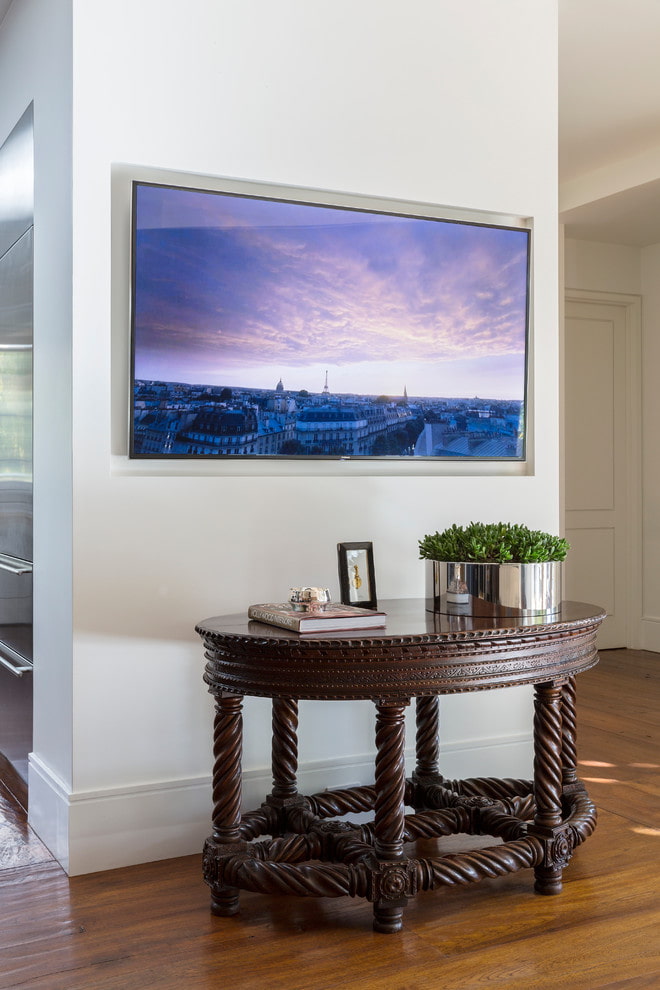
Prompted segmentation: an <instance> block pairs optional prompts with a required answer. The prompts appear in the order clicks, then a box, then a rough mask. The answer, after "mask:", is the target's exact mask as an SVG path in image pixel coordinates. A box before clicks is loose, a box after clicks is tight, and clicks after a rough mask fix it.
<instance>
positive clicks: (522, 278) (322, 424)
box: [129, 181, 531, 460]
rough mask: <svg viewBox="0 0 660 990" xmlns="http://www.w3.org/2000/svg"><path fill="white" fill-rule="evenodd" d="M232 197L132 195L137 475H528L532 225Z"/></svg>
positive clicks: (328, 200) (334, 198)
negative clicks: (296, 469) (305, 464)
mask: <svg viewBox="0 0 660 990" xmlns="http://www.w3.org/2000/svg"><path fill="white" fill-rule="evenodd" d="M246 186H247V188H248V189H249V190H251V188H252V187H250V186H248V185H247V184H241V187H240V188H241V191H238V192H237V191H236V190H235V188H234V189H233V190H231V191H225V190H218V189H215V188H210V189H199V188H183V187H181V186H174V185H166V184H160V183H154V182H141V181H136V182H133V205H132V348H131V369H132V380H131V415H130V442H129V450H130V456H131V457H136V458H335V459H346V458H350V459H353V458H431V459H435V460H443V459H444V460H447V459H451V460H458V459H464V458H471V459H479V460H524V459H525V428H526V427H525V424H526V419H527V417H526V408H525V407H526V394H527V389H526V381H527V344H528V333H529V313H530V299H529V295H530V289H529V287H530V248H531V244H530V242H531V230H530V226H529V225H525V224H524V222H522V221H521V222H520V223H518V221H517V220H516V219H515V218H512V219H511V221H505V222H497V223H494V222H484V221H483V220H482V219H479V220H473V219H461V218H460V217H459V218H456V217H454V216H446V215H444V216H443V215H442V211H440V210H437V211H436V210H435V209H434V208H431V207H420V206H418V205H415V204H409V205H408V206H406V205H405V204H396V205H392V204H390V203H389V202H387V201H386V202H385V204H384V205H383V201H377V202H376V201H374V203H373V204H372V202H371V201H370V200H368V199H364V198H360V199H359V200H358V201H357V205H356V200H355V199H353V200H349V199H348V198H344V200H342V198H341V197H339V196H338V195H336V194H328V196H327V197H324V196H321V195H320V194H317V195H315V196H314V197H313V198H309V196H310V195H311V194H308V193H303V192H302V191H298V192H296V191H295V190H291V191H287V194H286V195H279V193H278V195H277V196H275V195H270V194H269V193H267V194H264V193H263V192H262V191H261V190H262V188H263V187H259V192H258V193H257V192H253V191H245V187H246ZM436 212H437V215H436ZM445 214H446V211H445ZM480 216H481V215H480Z"/></svg>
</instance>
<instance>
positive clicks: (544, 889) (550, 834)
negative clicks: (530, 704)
mask: <svg viewBox="0 0 660 990" xmlns="http://www.w3.org/2000/svg"><path fill="white" fill-rule="evenodd" d="M562 743H563V737H562V689H561V687H559V686H557V685H555V684H537V685H536V687H535V690H534V798H535V802H536V814H535V816H534V825H533V826H532V829H530V832H532V833H533V834H535V835H538V836H539V838H543V839H544V840H545V847H546V855H545V858H544V862H543V864H542V865H539V866H537V867H536V868H535V870H534V872H535V875H536V883H535V885H534V889H535V890H537V891H538V893H540V894H558V893H559V891H560V890H561V886H562V884H561V875H562V866H563V863H561V864H560V862H558V861H557V860H558V859H559V857H555V856H554V855H553V852H552V850H553V847H554V845H555V839H556V837H557V834H558V831H559V828H560V826H561V824H562V804H561V797H562Z"/></svg>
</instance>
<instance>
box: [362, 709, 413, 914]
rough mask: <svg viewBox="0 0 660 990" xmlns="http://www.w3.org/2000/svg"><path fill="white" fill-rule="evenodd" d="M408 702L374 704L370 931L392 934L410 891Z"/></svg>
mask: <svg viewBox="0 0 660 990" xmlns="http://www.w3.org/2000/svg"><path fill="white" fill-rule="evenodd" d="M407 705H408V702H407V701H405V702H378V703H377V704H376V773H375V787H376V801H375V807H374V848H375V852H376V859H377V861H378V863H377V865H376V868H375V871H374V874H373V876H372V881H373V888H372V897H371V899H372V900H373V902H374V929H375V931H377V932H397V931H399V930H400V928H401V918H402V916H403V908H404V905H405V904H406V900H407V895H408V894H409V893H411V891H410V890H409V886H410V883H409V876H410V873H409V871H408V869H407V865H408V864H407V861H406V860H404V858H403V839H404V828H405V805H404V797H405V790H406V768H405V759H404V755H405V709H406V706H407Z"/></svg>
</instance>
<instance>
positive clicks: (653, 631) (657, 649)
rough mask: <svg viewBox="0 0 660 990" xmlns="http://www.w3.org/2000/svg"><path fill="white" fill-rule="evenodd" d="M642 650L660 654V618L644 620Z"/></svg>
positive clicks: (645, 618)
mask: <svg viewBox="0 0 660 990" xmlns="http://www.w3.org/2000/svg"><path fill="white" fill-rule="evenodd" d="M640 649H642V650H652V651H653V652H654V653H660V618H658V617H657V616H648V615H646V616H644V618H643V619H642V645H641V647H640Z"/></svg>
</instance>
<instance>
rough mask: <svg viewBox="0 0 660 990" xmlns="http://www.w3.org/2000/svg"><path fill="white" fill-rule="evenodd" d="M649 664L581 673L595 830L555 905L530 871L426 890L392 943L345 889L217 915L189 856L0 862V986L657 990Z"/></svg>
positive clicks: (640, 660)
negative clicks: (116, 861)
mask: <svg viewBox="0 0 660 990" xmlns="http://www.w3.org/2000/svg"><path fill="white" fill-rule="evenodd" d="M609 654H612V655H609ZM658 669H660V668H659V666H658V658H657V657H656V656H655V655H649V654H642V655H641V656H638V654H637V652H636V651H608V654H607V655H605V657H604V659H603V660H602V661H601V665H600V667H597V668H595V670H594V671H593V672H592V671H590V672H588V673H587V674H585V675H582V676H581V677H580V678H579V680H578V706H579V708H578V750H579V760H580V765H579V772H580V775H581V776H582V777H583V778H588V779H589V785H588V786H589V789H590V792H591V794H592V796H593V797H594V799H595V800H596V803H597V804H598V807H599V822H598V827H597V829H596V831H595V833H594V834H593V835H592V836H591V837H590V838H589V839H588V840H587V841H586V842H585V843H584V844H583V845H581V846H580V847H579V848H578V850H577V851H576V853H575V855H574V857H573V860H572V862H571V864H570V866H569V867H568V869H567V870H566V873H565V883H564V889H563V891H562V893H561V894H560V895H558V896H556V897H543V896H539V895H536V894H534V893H533V890H532V887H533V877H532V871H531V870H525V871H521V872H520V873H517V874H514V875H511V876H506V877H502V878H500V879H498V880H493V881H483V882H482V883H479V884H475V885H471V886H467V887H456V888H443V889H440V890H437V891H430V892H425V893H422V894H420V895H419V896H418V897H417V899H416V900H415V901H413V902H411V903H410V904H409V905H408V907H407V908H406V911H405V912H404V928H403V931H402V932H401V933H400V934H398V935H392V936H389V935H379V934H376V933H374V932H372V931H371V928H370V925H371V906H370V905H369V904H367V903H365V902H363V901H362V900H351V899H349V898H338V899H334V900H333V899H323V900H316V899H315V898H295V897H289V898H287V897H281V898H278V897H264V896H261V895H258V894H249V893H243V894H241V912H240V914H239V915H238V916H236V917H233V918H215V917H213V916H211V914H210V912H209V897H208V891H207V888H206V887H205V885H204V884H203V882H202V880H201V857H200V856H190V857H185V858H182V859H176V860H168V861H165V862H161V863H149V864H143V865H141V866H135V867H130V868H126V869H123V870H113V871H110V872H107V873H99V874H91V875H89V876H85V877H75V878H73V879H69V878H67V877H66V876H65V874H64V873H63V871H62V870H61V869H60V868H59V866H58V865H57V864H56V863H54V862H52V861H49V862H37V863H31V864H30V865H27V866H24V867H22V868H17V869H5V870H2V871H0V988H1V990H5V988H6V990H9V988H18V987H20V988H22V990H26V988H29V990H145V988H151V987H153V988H156V987H157V988H158V990H211V988H213V990H217V988H224V987H232V988H235V990H263V988H265V987H268V988H269V990H312V988H313V990H331V988H332V990H336V988H337V987H342V988H347V990H439V988H447V990H480V988H482V987H483V988H484V990H485V988H488V990H523V988H524V990H557V988H558V987H564V986H565V987H566V988H570V990H596V988H598V990H651V988H653V990H655V988H657V987H658V986H660V957H659V956H660V938H659V936H658V932H660V907H659V905H658V893H657V866H656V864H657V861H658V852H657V850H658V849H659V848H660V820H659V814H658V805H659V802H658V800H657V794H658V763H659V762H660V761H659V760H658V751H657V742H656V740H657V736H655V735H654V727H653V723H652V722H651V721H650V722H648V723H644V724H642V725H641V726H640V723H639V721H638V718H637V714H636V713H637V712H638V711H639V707H640V703H639V694H640V693H644V692H646V693H648V692H650V691H654V690H656V687H651V688H650V687H649V685H650V684H651V685H655V684H656V682H657V675H656V672H657V671H658ZM596 671H598V678H596V677H595V676H592V674H593V675H595V673H596ZM649 673H650V674H651V675H652V676H650V677H649V676H647V674H649ZM580 705H581V707H580ZM601 705H602V707H601ZM648 707H651V706H650V705H649V706H648ZM613 727H614V729H616V730H617V731H615V732H613V731H612V728H613ZM603 763H608V764H609V766H601V765H599V764H603ZM484 841H485V842H486V843H487V844H490V843H491V842H492V840H491V839H486V840H484V839H482V838H479V839H474V838H471V839H470V840H469V842H468V843H467V844H469V845H475V844H479V843H483V842H484ZM444 842H445V844H446V845H447V846H453V847H456V846H457V845H462V840H460V839H456V838H454V837H451V838H448V839H447V840H444Z"/></svg>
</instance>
